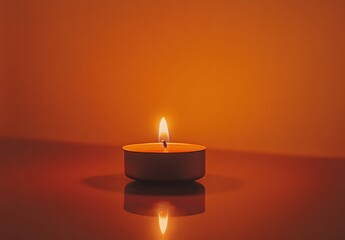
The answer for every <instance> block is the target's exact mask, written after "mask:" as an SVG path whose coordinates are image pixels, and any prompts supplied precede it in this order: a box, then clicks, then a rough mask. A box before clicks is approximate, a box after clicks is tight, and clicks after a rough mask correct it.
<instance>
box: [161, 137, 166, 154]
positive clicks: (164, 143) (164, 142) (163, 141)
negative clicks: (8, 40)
mask: <svg viewBox="0 0 345 240" xmlns="http://www.w3.org/2000/svg"><path fill="white" fill-rule="evenodd" d="M161 142H162V143H163V147H164V151H165V152H166V151H168V144H167V142H166V141H165V140H161Z"/></svg>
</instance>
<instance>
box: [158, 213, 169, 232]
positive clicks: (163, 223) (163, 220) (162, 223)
mask: <svg viewBox="0 0 345 240" xmlns="http://www.w3.org/2000/svg"><path fill="white" fill-rule="evenodd" d="M168 220H169V214H168V211H167V210H163V209H160V210H159V211H158V222H159V228H160V230H161V233H162V234H163V235H164V233H165V231H166V230H167V227H168Z"/></svg>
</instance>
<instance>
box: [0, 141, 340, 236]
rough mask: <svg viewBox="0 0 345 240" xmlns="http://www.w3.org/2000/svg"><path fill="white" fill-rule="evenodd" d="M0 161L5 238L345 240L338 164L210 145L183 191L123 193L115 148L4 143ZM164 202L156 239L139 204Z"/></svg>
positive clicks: (153, 221) (124, 181)
mask: <svg viewBox="0 0 345 240" xmlns="http://www.w3.org/2000/svg"><path fill="white" fill-rule="evenodd" d="M0 159H1V160H0V177H1V181H0V239H4V240H11V239H25V240H27V239H49V240H54V239H64V240H65V239H121V240H122V239H140V240H145V239H150V240H152V239H165V240H169V239H175V240H177V239H178V240H184V239H186V240H190V239H279V240H283V239H289V240H290V239H294V240H295V239H304V240H305V239H313V240H315V239H345V159H332V158H316V157H296V156H280V155H268V154H255V153H241V152H227V151H217V150H212V149H208V150H207V160H206V161H207V170H206V171H207V174H206V177H205V178H203V179H201V180H200V181H198V182H199V183H200V184H197V185H196V186H197V187H196V188H194V187H193V186H192V187H191V188H190V189H189V190H188V189H187V190H185V188H184V187H183V186H182V187H181V188H182V193H176V192H175V190H176V189H177V190H176V191H177V192H178V191H179V188H180V187H179V186H177V187H175V188H174V189H175V190H174V191H171V192H169V191H170V190H169V191H168V192H164V189H165V188H164V187H161V186H159V188H160V190H159V191H158V192H152V188H151V187H150V186H148V187H146V186H139V190H138V189H136V188H134V190H133V189H131V188H129V187H130V186H132V185H133V183H132V185H128V184H129V183H131V180H130V179H128V178H126V177H125V176H124V175H123V154H122V150H121V147H114V146H99V145H83V144H68V143H57V142H48V141H46V142H45V141H30V140H14V139H12V140H10V139H2V140H0ZM126 186H127V187H126ZM146 188H147V189H146ZM162 188H163V190H162ZM128 189H129V190H128ZM167 189H169V188H167ZM132 190H133V191H134V193H135V194H134V195H133V194H132V195H131V194H130V193H131V191H132ZM200 190H201V191H200ZM125 191H127V192H126V193H125ZM128 191H129V192H128ZM133 191H132V192H133ZM146 191H147V192H146ZM189 191H190V192H189ZM126 194H127V195H126ZM128 194H129V195H128ZM125 195H126V196H127V197H126V196H125ZM170 195H172V196H170ZM169 197H171V199H173V200H172V201H173V203H172V204H176V206H175V207H176V208H180V210H181V211H180V214H176V215H179V216H173V215H170V216H169V219H168V226H167V229H166V232H165V234H164V236H163V235H162V233H161V231H160V227H159V222H158V215H157V214H155V212H156V209H149V210H152V211H148V209H147V208H148V206H150V201H154V202H155V201H159V200H160V199H162V200H164V201H166V200H167V199H168V200H169ZM194 202H195V204H194ZM128 208H129V209H128ZM157 211H158V209H157ZM136 212H137V213H138V214H136ZM145 212H147V213H148V214H147V215H146V214H145ZM193 212H194V213H195V214H194V215H193V214H191V213H193ZM184 213H185V214H184ZM196 213H197V214H196ZM152 215H153V216H152Z"/></svg>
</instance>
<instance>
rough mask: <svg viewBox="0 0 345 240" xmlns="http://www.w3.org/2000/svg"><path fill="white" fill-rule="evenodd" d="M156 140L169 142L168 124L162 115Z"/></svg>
mask: <svg viewBox="0 0 345 240" xmlns="http://www.w3.org/2000/svg"><path fill="white" fill-rule="evenodd" d="M158 141H159V142H162V141H165V142H169V130H168V124H167V121H166V120H165V118H164V117H162V119H161V122H160V124H159V132H158Z"/></svg>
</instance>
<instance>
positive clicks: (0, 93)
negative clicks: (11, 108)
mask: <svg viewBox="0 0 345 240" xmlns="http://www.w3.org/2000/svg"><path fill="white" fill-rule="evenodd" d="M5 13H6V10H5V2H4V1H0V137H1V136H4V135H5V132H6V122H7V117H8V114H7V111H6V106H7V103H6V95H7V91H6V88H5V86H6V82H7V80H6V75H5V70H6V57H5V36H6V34H5V29H6V28H5V16H6V14H5Z"/></svg>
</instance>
